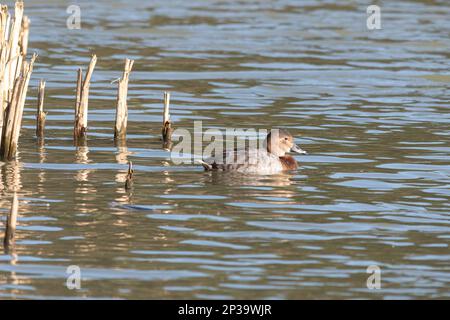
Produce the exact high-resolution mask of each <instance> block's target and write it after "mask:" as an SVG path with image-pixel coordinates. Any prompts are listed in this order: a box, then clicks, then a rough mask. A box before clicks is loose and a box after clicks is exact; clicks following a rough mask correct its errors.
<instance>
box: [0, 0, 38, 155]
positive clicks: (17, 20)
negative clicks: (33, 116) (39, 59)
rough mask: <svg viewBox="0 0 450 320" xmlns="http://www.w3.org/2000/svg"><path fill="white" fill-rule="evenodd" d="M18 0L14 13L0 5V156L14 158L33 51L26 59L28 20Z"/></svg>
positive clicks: (31, 66)
mask: <svg viewBox="0 0 450 320" xmlns="http://www.w3.org/2000/svg"><path fill="white" fill-rule="evenodd" d="M23 12H24V5H23V2H22V1H17V2H16V4H15V10H14V16H11V15H10V13H9V12H8V7H7V6H5V5H0V159H3V160H10V159H12V158H14V157H15V155H16V151H17V144H18V140H19V135H20V128H21V126H22V115H23V108H24V105H25V99H26V95H27V90H28V84H29V81H30V76H31V73H32V71H33V64H34V60H35V59H36V54H34V55H33V57H32V58H31V60H30V61H26V55H27V48H28V34H29V25H30V20H29V19H28V18H27V17H26V16H24V15H23Z"/></svg>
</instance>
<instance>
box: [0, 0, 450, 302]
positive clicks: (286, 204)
mask: <svg viewBox="0 0 450 320" xmlns="http://www.w3.org/2000/svg"><path fill="white" fill-rule="evenodd" d="M74 3H75V4H78V5H79V6H80V8H81V29H80V30H71V29H68V28H67V27H66V19H67V17H68V16H69V14H68V13H67V12H66V9H67V7H68V6H69V5H72V4H74ZM339 3H340V2H337V1H336V2H334V1H319V0H309V1H301V2H300V1H294V0H284V1H270V2H269V1H237V0H236V1H219V0H213V1H199V0H191V1H181V0H179V1H159V0H158V1H137V0H136V1H135V0H126V1H119V0H115V1H106V0H102V1H84V0H83V1H49V0H46V1H42V0H39V1H37V0H35V1H26V8H25V12H26V14H27V15H28V16H29V17H30V19H31V34H30V44H29V52H30V53H31V52H33V51H36V52H37V53H38V54H39V58H38V60H37V62H36V64H35V69H34V72H33V75H32V80H31V83H30V88H29V94H28V99H27V104H26V109H25V114H24V123H23V128H22V135H21V138H20V145H19V155H18V158H17V161H14V162H9V163H0V195H1V198H0V215H1V216H2V220H1V221H2V222H0V226H1V229H2V230H3V226H4V217H5V216H6V214H7V212H8V211H9V208H10V202H11V199H12V195H13V191H14V190H15V191H17V192H18V195H19V200H20V209H19V220H18V228H17V232H16V245H15V247H14V250H13V252H9V253H4V252H2V254H1V255H0V298H2V299H10V298H83V297H88V298H134V299H156V298H162V299H172V298H193V299H203V298H213V299H216V298H217V299H219V298H233V299H234V298H236V299H253V298H271V299H272V298H273V299H302V298H305V299H312V298H351V299H353V298H368V299H379V298H399V299H408V298H409V299H411V298H412V299H420V298H449V297H450V264H449V261H450V251H449V247H448V246H449V243H450V214H449V212H450V204H449V202H450V161H449V159H450V158H449V157H450V126H449V124H450V112H449V99H450V91H449V86H450V72H449V65H450V54H449V52H450V41H449V38H448V35H449V32H450V23H449V17H450V5H449V3H448V2H447V1H438V0H435V1H425V0H422V1H420V0H417V1H397V2H396V3H391V2H389V3H387V2H383V4H382V7H381V18H382V29H381V30H368V29H367V27H366V18H367V14H366V8H367V2H366V1H346V2H345V4H339ZM8 4H9V5H10V6H11V3H8ZM94 52H95V53H96V54H97V56H98V63H97V67H96V69H95V72H94V75H93V79H92V85H91V95H90V104H89V131H88V142H87V146H85V147H79V148H76V147H74V146H73V143H72V129H73V109H74V95H75V85H76V69H77V68H78V67H80V66H81V67H83V68H86V67H87V65H88V62H89V59H90V54H91V53H94ZM127 57H128V58H132V59H135V60H136V62H135V66H134V70H133V72H132V74H131V80H130V85H129V128H128V140H127V145H126V146H121V147H116V146H115V144H114V141H113V131H112V128H113V125H114V112H115V95H116V90H117V83H111V82H112V81H113V80H115V79H117V78H119V77H120V76H121V73H122V70H123V65H124V59H125V58H127ZM41 78H43V79H45V80H46V81H47V90H46V101H45V106H46V109H47V111H48V112H49V114H48V117H47V126H46V138H45V143H44V144H43V145H41V146H40V145H39V144H38V143H37V141H36V138H35V136H34V130H35V109H36V96H37V92H36V91H37V85H38V81H39V79H41ZM163 91H170V92H171V94H172V99H171V114H172V119H173V121H174V126H175V128H185V129H188V130H190V131H192V130H193V121H194V120H202V121H203V128H204V129H205V130H206V129H211V128H215V129H225V128H229V127H232V128H236V127H237V128H256V129H270V128H272V127H284V128H287V129H288V130H289V131H290V132H291V133H292V134H293V135H294V136H295V137H296V142H297V143H298V144H299V145H301V146H302V147H303V148H304V149H306V150H307V151H308V152H309V154H308V155H305V156H296V159H297V160H298V161H299V163H300V168H299V170H298V171H296V172H293V173H290V174H283V175H276V176H262V177H243V176H240V177H235V176H228V175H223V174H214V175H212V174H210V173H205V172H203V169H202V168H201V167H199V166H197V165H187V164H185V165H175V164H174V163H173V162H172V161H171V158H170V153H169V152H168V151H166V150H164V149H163V147H162V142H161V141H160V132H161V131H160V130H161V121H162V96H163ZM130 160H131V161H133V163H134V165H135V182H134V188H133V189H132V190H131V191H126V190H125V189H124V179H125V175H126V171H127V163H128V161H130ZM71 265H76V266H79V267H80V270H81V275H82V281H81V289H80V290H69V289H68V288H67V287H66V277H67V274H66V269H67V267H68V266H71ZM371 265H376V266H378V267H379V268H380V270H381V289H380V290H376V289H375V290H369V289H368V288H367V286H366V281H367V278H368V277H369V276H370V274H368V273H367V272H366V269H367V267H368V266H371Z"/></svg>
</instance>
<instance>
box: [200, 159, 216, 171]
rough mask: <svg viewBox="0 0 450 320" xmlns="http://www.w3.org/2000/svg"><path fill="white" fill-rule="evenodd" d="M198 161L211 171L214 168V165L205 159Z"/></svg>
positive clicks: (206, 169)
mask: <svg viewBox="0 0 450 320" xmlns="http://www.w3.org/2000/svg"><path fill="white" fill-rule="evenodd" d="M197 162H198V163H200V164H201V165H202V166H203V168H205V171H211V170H212V169H213V167H212V165H210V164H209V163H207V162H205V161H203V160H197Z"/></svg>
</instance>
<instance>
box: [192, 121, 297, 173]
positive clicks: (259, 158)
mask: <svg viewBox="0 0 450 320" xmlns="http://www.w3.org/2000/svg"><path fill="white" fill-rule="evenodd" d="M264 145H265V147H264V148H256V149H246V150H234V151H225V152H224V153H223V156H222V157H219V156H213V157H211V158H208V159H205V160H203V161H200V162H201V164H202V166H203V167H204V168H205V170H206V171H215V170H217V171H236V172H240V173H249V174H275V173H280V172H283V171H288V170H295V169H297V167H298V166H297V161H295V159H294V158H293V157H292V156H290V155H287V154H286V153H287V152H289V151H292V152H296V153H300V154H306V151H304V150H302V149H300V148H299V147H298V146H297V145H296V144H295V143H294V138H293V137H292V135H291V134H290V133H289V132H287V131H286V130H283V129H274V130H271V132H270V133H269V134H268V135H267V138H266V140H265V142H264Z"/></svg>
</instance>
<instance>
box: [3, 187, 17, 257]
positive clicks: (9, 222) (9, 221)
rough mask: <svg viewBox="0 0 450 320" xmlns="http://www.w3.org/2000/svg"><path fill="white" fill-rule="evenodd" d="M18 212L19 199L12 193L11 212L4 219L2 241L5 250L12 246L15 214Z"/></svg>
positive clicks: (14, 231) (15, 223) (15, 220)
mask: <svg viewBox="0 0 450 320" xmlns="http://www.w3.org/2000/svg"><path fill="white" fill-rule="evenodd" d="M18 211H19V199H18V198H17V193H14V197H13V201H12V204H11V210H10V212H9V214H8V216H7V218H6V229H5V237H4V239H3V246H4V247H5V249H7V248H9V247H10V246H11V245H13V244H14V235H15V233H16V225H17V212H18Z"/></svg>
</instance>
